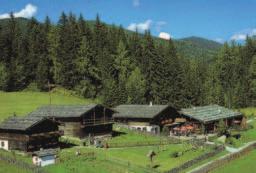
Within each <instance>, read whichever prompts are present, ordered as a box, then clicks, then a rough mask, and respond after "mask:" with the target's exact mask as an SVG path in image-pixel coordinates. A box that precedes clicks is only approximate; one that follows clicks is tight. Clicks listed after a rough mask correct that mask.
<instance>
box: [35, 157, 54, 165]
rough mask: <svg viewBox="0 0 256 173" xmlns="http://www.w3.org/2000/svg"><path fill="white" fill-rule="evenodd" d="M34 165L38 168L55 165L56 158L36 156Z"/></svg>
mask: <svg viewBox="0 0 256 173" xmlns="http://www.w3.org/2000/svg"><path fill="white" fill-rule="evenodd" d="M32 162H33V164H35V165H37V166H47V165H51V164H54V163H55V157H54V156H45V157H41V158H40V157H38V156H34V157H33V158H32Z"/></svg>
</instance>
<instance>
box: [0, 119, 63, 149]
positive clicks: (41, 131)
mask: <svg viewBox="0 0 256 173" xmlns="http://www.w3.org/2000/svg"><path fill="white" fill-rule="evenodd" d="M59 137H60V131H58V124H57V123H56V122H54V121H52V120H50V119H47V118H44V117H10V118H8V119H6V120H5V121H3V122H2V123H1V124H0V148H2V149H5V150H22V151H25V152H30V151H36V150H39V149H40V148H54V147H58V139H59Z"/></svg>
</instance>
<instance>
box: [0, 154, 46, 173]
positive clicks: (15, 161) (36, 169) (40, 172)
mask: <svg viewBox="0 0 256 173" xmlns="http://www.w3.org/2000/svg"><path fill="white" fill-rule="evenodd" d="M0 161H4V162H6V163H8V164H11V165H14V166H16V167H18V168H22V169H25V170H28V171H30V172H33V173H46V171H44V170H42V168H40V167H37V166H34V165H31V164H29V163H27V162H24V161H22V160H18V159H16V158H14V157H11V156H5V155H2V154H0Z"/></svg>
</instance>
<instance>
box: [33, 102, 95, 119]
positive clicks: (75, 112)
mask: <svg viewBox="0 0 256 173" xmlns="http://www.w3.org/2000/svg"><path fill="white" fill-rule="evenodd" d="M97 106H99V105H97V104H92V105H80V106H78V105H51V106H43V107H40V108H38V109H37V110H35V111H33V112H31V113H30V114H29V116H38V117H58V118H69V117H71V118H73V117H80V116H82V115H84V114H85V113H87V112H89V111H91V110H92V109H93V108H95V107H97Z"/></svg>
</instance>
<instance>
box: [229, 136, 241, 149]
mask: <svg viewBox="0 0 256 173" xmlns="http://www.w3.org/2000/svg"><path fill="white" fill-rule="evenodd" d="M226 144H228V145H232V146H234V147H237V146H239V140H237V139H236V138H234V137H230V138H227V140H226Z"/></svg>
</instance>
